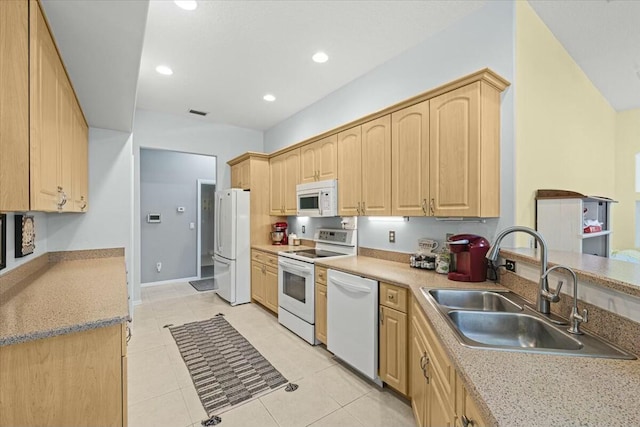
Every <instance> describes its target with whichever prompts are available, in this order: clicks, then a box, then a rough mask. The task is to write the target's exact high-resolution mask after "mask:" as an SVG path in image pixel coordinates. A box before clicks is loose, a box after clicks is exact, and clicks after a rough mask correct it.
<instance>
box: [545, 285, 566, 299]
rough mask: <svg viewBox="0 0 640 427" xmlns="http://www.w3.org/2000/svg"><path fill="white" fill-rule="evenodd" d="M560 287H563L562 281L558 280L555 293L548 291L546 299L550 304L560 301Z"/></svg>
mask: <svg viewBox="0 0 640 427" xmlns="http://www.w3.org/2000/svg"><path fill="white" fill-rule="evenodd" d="M562 285H564V281H562V280H558V287H557V288H556V290H555V291H550V292H549V295H548V297H547V299H548V300H549V301H550V302H558V301H560V289H562Z"/></svg>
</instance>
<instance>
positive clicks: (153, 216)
mask: <svg viewBox="0 0 640 427" xmlns="http://www.w3.org/2000/svg"><path fill="white" fill-rule="evenodd" d="M147 222H161V221H160V214H159V213H150V214H147Z"/></svg>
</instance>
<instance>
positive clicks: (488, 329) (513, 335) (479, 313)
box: [421, 288, 636, 360]
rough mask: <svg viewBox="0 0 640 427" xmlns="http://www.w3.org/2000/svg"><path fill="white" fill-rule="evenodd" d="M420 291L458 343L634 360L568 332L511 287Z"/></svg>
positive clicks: (596, 340)
mask: <svg viewBox="0 0 640 427" xmlns="http://www.w3.org/2000/svg"><path fill="white" fill-rule="evenodd" d="M421 290H422V293H423V294H424V295H425V296H426V298H427V299H428V300H429V301H430V302H431V304H432V305H433V306H434V307H435V308H436V309H437V310H438V311H439V312H440V313H442V315H443V316H444V318H445V320H446V321H447V323H448V324H449V326H451V327H452V329H453V331H454V332H455V333H456V335H457V337H458V340H459V341H460V343H461V344H462V345H465V346H467V347H475V348H487V349H494V350H503V351H519V352H530V353H551V354H561V355H571V356H584V357H603V358H613V359H629V360H632V359H635V358H636V357H635V356H633V355H632V354H629V353H627V352H625V351H624V350H622V349H619V348H617V347H615V346H614V345H612V344H609V343H607V342H605V341H604V340H602V339H600V338H597V337H595V336H593V335H590V334H588V333H585V334H584V335H571V334H569V333H567V332H566V326H560V325H557V324H555V323H554V322H553V321H551V320H549V319H548V318H546V317H545V316H543V315H541V314H539V313H538V312H537V311H535V309H533V308H532V307H531V306H530V304H529V303H528V302H527V301H526V300H524V299H523V298H521V297H519V296H518V295H516V294H514V293H513V292H510V291H503V290H466V289H465V290H463V289H427V288H422V289H421Z"/></svg>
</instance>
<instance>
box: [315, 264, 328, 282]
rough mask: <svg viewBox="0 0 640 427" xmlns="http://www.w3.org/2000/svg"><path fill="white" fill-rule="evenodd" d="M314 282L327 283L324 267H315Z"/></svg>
mask: <svg viewBox="0 0 640 427" xmlns="http://www.w3.org/2000/svg"><path fill="white" fill-rule="evenodd" d="M316 283H320V284H323V285H325V286H326V285H327V269H326V268H324V267H316Z"/></svg>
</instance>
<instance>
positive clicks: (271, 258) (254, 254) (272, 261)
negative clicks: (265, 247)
mask: <svg viewBox="0 0 640 427" xmlns="http://www.w3.org/2000/svg"><path fill="white" fill-rule="evenodd" d="M251 260H253V261H258V262H261V263H263V264H267V265H270V266H272V267H277V266H278V257H277V256H276V255H273V254H269V253H267V252H262V251H258V250H255V249H254V250H252V251H251Z"/></svg>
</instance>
